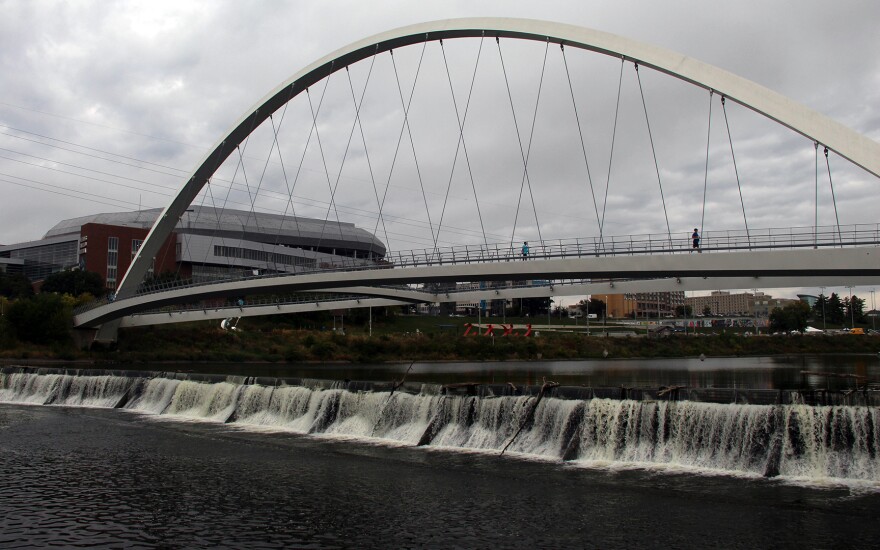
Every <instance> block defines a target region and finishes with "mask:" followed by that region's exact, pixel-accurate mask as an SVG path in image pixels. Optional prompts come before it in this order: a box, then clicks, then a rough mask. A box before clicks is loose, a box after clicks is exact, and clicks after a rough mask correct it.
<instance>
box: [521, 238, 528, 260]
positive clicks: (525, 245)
mask: <svg viewBox="0 0 880 550" xmlns="http://www.w3.org/2000/svg"><path fill="white" fill-rule="evenodd" d="M522 259H523V260H528V259H529V243H528V241H525V242H523V245H522Z"/></svg>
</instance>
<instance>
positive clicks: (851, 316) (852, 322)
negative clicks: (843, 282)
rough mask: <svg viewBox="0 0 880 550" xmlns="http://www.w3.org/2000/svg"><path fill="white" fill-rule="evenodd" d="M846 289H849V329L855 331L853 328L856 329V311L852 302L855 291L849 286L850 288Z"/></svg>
mask: <svg viewBox="0 0 880 550" xmlns="http://www.w3.org/2000/svg"><path fill="white" fill-rule="evenodd" d="M846 288H848V289H849V328H850V329H853V328H855V327H856V325H855V314H854V313H853V310H854V309H855V308H853V302H852V290H853V287H851V286H848V287H846Z"/></svg>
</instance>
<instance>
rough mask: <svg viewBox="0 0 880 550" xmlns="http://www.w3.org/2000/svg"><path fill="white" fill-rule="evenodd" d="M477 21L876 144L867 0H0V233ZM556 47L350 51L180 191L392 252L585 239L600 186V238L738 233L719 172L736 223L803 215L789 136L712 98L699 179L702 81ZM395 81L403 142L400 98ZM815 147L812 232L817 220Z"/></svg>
mask: <svg viewBox="0 0 880 550" xmlns="http://www.w3.org/2000/svg"><path fill="white" fill-rule="evenodd" d="M476 16H481V17H482V16H500V17H519V18H533V19H543V20H549V21H558V22H564V23H569V24H574V25H579V26H584V27H589V28H594V29H597V30H602V31H605V32H610V33H614V34H619V35H622V36H625V37H627V38H631V39H634V40H637V41H640V42H646V43H650V44H655V45H658V46H662V47H664V48H667V49H670V50H674V51H677V52H680V53H683V54H685V55H688V56H690V57H693V58H696V59H699V60H701V61H704V62H707V63H710V64H712V65H716V66H718V67H721V68H723V69H725V70H728V71H730V72H733V73H735V74H738V75H740V76H742V77H745V78H747V79H750V80H753V81H755V82H757V83H759V84H761V85H763V86H766V87H768V88H770V89H772V90H775V91H777V92H779V93H781V94H783V95H786V96H788V97H790V98H792V99H793V100H795V101H797V102H800V103H803V104H805V105H806V106H808V107H810V108H812V109H814V110H816V111H818V112H820V113H823V114H825V115H827V116H829V117H831V118H833V119H835V120H837V121H839V122H841V123H843V124H845V125H847V126H849V127H851V128H853V129H855V130H856V131H858V132H860V133H862V134H865V135H867V136H869V137H871V138H872V139H875V140H880V41H878V40H877V38H876V29H877V25H878V23H880V4H878V3H876V2H871V1H868V0H862V1H856V0H842V1H838V2H835V3H833V5H832V4H829V3H828V2H819V1H813V0H805V1H800V2H782V1H778V2H767V1H766V0H764V1H753V0H745V1H739V2H733V3H727V4H718V3H712V2H705V1H698V0H693V1H691V0H683V1H677V2H649V1H639V2H636V1H627V0H619V1H615V2H575V1H567V2H561V1H548V0H545V1H543V2H525V1H511V0H506V1H492V2H473V1H469V2H463V1H442V2H441V1H437V2H434V1H419V2H412V1H410V2H403V1H375V2H341V1H340V2H337V1H297V2H281V1H271V2H270V1H263V2H256V1H253V2H247V1H241V0H236V1H231V0H230V1H222V0H221V1H218V0H206V1H201V2H199V1H187V0H183V1H181V0H177V1H174V2H164V1H155V0H154V1H144V2H136V1H125V2H121V1H119V2H110V1H95V2H89V1H65V2H54V1H44V0H33V1H21V0H0V52H2V53H0V71H2V74H3V77H2V78H0V197H2V199H0V243H15V242H21V241H27V240H34V239H38V238H40V237H41V236H42V235H43V234H44V233H45V232H46V231H47V230H48V229H49V228H51V227H52V226H53V225H54V224H55V223H56V222H58V221H59V220H62V219H66V218H72V217H76V216H83V215H88V214H93V213H96V212H113V211H122V210H134V209H137V208H138V206H139V205H140V206H142V207H159V206H164V205H165V204H166V203H167V202H168V201H169V200H170V197H171V196H172V194H173V193H174V192H175V190H176V189H177V188H178V187H179V185H180V183H181V182H182V181H184V180H185V178H186V176H187V174H188V173H189V172H191V171H192V170H193V169H194V168H195V167H196V166H197V165H198V164H199V162H200V161H201V160H202V157H203V156H204V155H205V154H206V153H207V151H209V150H210V148H211V146H212V145H213V144H214V143H215V142H217V141H218V140H220V139H221V138H222V137H223V136H224V135H225V132H226V131H228V130H229V128H230V127H231V126H232V125H233V123H235V122H236V121H237V120H238V118H239V117H240V116H241V115H242V114H244V113H245V111H246V110H247V109H249V108H250V107H252V106H253V105H254V103H255V102H257V101H258V100H259V99H260V98H261V97H263V96H264V95H265V94H267V93H268V92H269V91H270V90H272V89H273V88H274V87H275V86H277V85H278V84H279V83H281V82H283V81H284V80H286V79H287V78H289V77H290V76H291V75H293V74H294V73H296V72H297V71H298V70H300V69H301V68H303V67H305V66H306V65H308V64H310V63H312V62H313V61H315V60H317V59H319V58H321V57H323V56H324V55H326V54H328V53H330V52H332V51H334V50H336V49H338V48H341V47H343V46H346V45H347V44H350V43H352V42H354V41H357V40H360V39H362V38H365V37H368V36H371V35H373V34H377V33H380V32H384V31H387V30H389V29H392V28H395V27H400V26H404V25H409V24H414V23H420V22H425V21H432V20H438V19H448V18H457V17H476ZM444 56H445V57H444ZM565 56H566V57H565V58H563V57H562V53H561V52H560V51H559V49H558V48H549V49H546V61H545V47H544V45H543V44H541V43H527V44H523V43H518V42H517V41H513V40H502V41H501V43H500V45H497V44H495V43H494V40H486V41H482V42H481V41H480V40H478V39H469V40H462V41H447V43H445V44H444V47H443V48H440V46H439V45H438V44H436V43H432V44H430V45H429V46H428V47H426V48H425V49H424V51H423V50H422V49H421V47H411V48H405V49H402V50H401V51H400V52H395V56H394V60H392V59H391V56H389V55H387V54H385V55H383V56H377V57H376V58H375V59H372V58H371V59H368V60H364V61H362V62H360V63H358V64H356V65H354V66H352V67H351V69H350V71H348V72H342V71H340V72H339V73H336V74H335V75H334V76H333V77H331V78H330V80H329V82H325V83H319V84H318V85H316V86H315V87H314V89H313V90H312V91H310V94H309V96H308V97H304V96H300V97H298V98H296V100H294V101H293V102H291V104H290V106H289V108H288V109H287V110H286V111H285V112H284V113H281V112H279V113H277V114H276V117H274V118H276V120H273V123H275V125H276V127H275V128H274V129H273V127H272V126H271V125H264V126H263V127H262V128H260V129H258V130H257V131H256V132H255V133H254V135H253V138H252V139H251V140H250V143H248V146H247V148H246V149H244V151H243V152H242V155H241V156H240V157H238V156H234V157H233V158H231V159H230V161H228V162H227V165H225V166H224V167H223V168H221V170H220V171H218V173H217V175H216V177H215V186H214V188H213V189H212V190H211V192H210V194H205V196H204V197H203V198H200V199H198V200H199V201H200V202H201V201H204V203H205V204H209V205H216V206H222V205H223V204H225V205H226V206H227V207H230V208H244V207H245V205H249V203H250V202H251V200H252V197H251V195H249V194H248V191H249V190H250V191H253V189H256V188H257V187H259V188H260V189H261V195H260V198H259V199H258V200H257V206H258V207H259V208H261V209H265V210H268V211H274V212H279V213H281V212H284V213H286V214H288V215H290V214H291V213H292V212H295V213H296V214H297V215H301V216H311V217H316V218H325V217H327V218H329V219H336V218H337V216H338V217H339V219H340V220H342V221H349V222H353V223H355V224H357V225H358V226H360V227H363V228H365V229H367V230H369V231H374V230H375V231H376V232H377V234H378V235H379V237H380V238H381V239H382V240H383V241H386V242H387V243H388V244H389V247H390V248H392V249H394V250H406V249H413V248H426V247H430V246H431V245H432V241H433V240H435V239H436V240H437V241H438V244H440V245H447V246H448V245H452V244H463V243H467V244H477V243H481V242H483V241H484V239H485V240H488V241H489V242H509V241H511V240H515V241H517V242H518V241H520V240H524V239H532V240H537V239H538V237H539V236H540V237H543V238H545V239H560V238H574V237H581V238H583V237H594V236H596V235H598V232H599V221H600V219H601V211H602V209H603V206H605V204H606V203H605V200H604V194H605V186H606V184H607V185H608V192H607V197H608V198H607V206H606V212H607V213H606V216H605V218H604V232H605V234H607V235H632V234H643V233H651V234H665V233H666V231H667V220H668V228H669V230H670V231H671V232H672V233H673V235H674V236H675V237H676V238H686V236H687V234H688V233H689V230H690V229H693V227H694V226H701V227H703V229H704V231H705V232H706V233H707V234H709V233H711V232H712V231H722V230H742V229H743V228H744V224H745V222H744V219H743V218H744V217H743V213H742V206H741V202H740V195H739V189H738V188H737V176H738V177H739V180H740V184H741V187H742V195H743V198H742V203H744V204H745V208H746V218H747V221H748V224H749V227H750V228H751V229H756V228H770V227H791V226H808V225H812V223H813V219H814V216H815V212H816V206H815V177H816V176H815V158H814V150H813V146H812V143H811V142H810V141H809V140H807V139H805V138H802V137H800V136H798V135H796V134H793V133H792V132H790V131H787V130H785V129H783V128H780V127H778V125H775V124H772V123H768V122H767V121H765V120H763V119H762V118H761V117H759V116H757V115H755V114H754V113H751V112H750V111H748V110H746V109H744V108H742V107H740V106H738V105H731V104H728V106H727V115H728V120H727V121H725V118H724V113H723V112H722V110H721V105H720V103H718V102H717V97H716V98H715V100H716V101H715V102H714V103H712V118H711V133H710V134H709V135H708V145H709V151H710V154H709V167H708V178H706V173H707V172H706V149H707V122H709V121H710V119H709V116H708V108H709V97H708V93H707V92H705V91H703V90H699V89H697V88H695V87H693V86H689V85H686V84H683V83H681V82H679V81H676V80H675V79H672V78H670V77H668V76H665V75H660V74H658V73H655V72H652V71H648V70H642V71H640V73H639V75H638V76H637V75H636V73H635V71H633V69H632V66H631V65H630V64H627V65H625V66H624V67H623V72H622V73H621V63H620V61H619V60H615V59H611V58H607V57H602V56H598V55H596V54H588V53H585V52H577V51H569V50H566V53H565ZM502 63H503V64H502ZM566 63H567V64H568V72H566V69H565V64H566ZM475 65H476V67H477V69H478V70H477V71H475V70H474V67H475ZM446 67H449V74H448V76H447V73H446ZM395 72H396V76H395ZM542 72H543V73H544V79H543V80H542V79H541V74H542ZM475 74H476V75H477V76H476V77H474V75H475ZM416 75H417V76H416ZM621 75H622V76H621ZM568 78H571V82H572V88H571V89H573V90H574V92H575V96H576V100H575V106H574V107H573V105H572V100H571V95H570V88H569V87H568V86H569V84H568ZM472 79H473V87H472V91H471V82H472ZM639 79H640V80H641V82H639ZM450 82H451V83H452V89H453V90H454V93H455V96H454V97H455V102H454V103H453V101H452V100H451V96H450V93H449V89H450ZM539 83H540V84H541V87H540V96H539V95H538V84H539ZM618 83H619V84H620V95H619V104H620V110H619V111H618V110H617V108H616V105H617V102H618ZM324 84H326V87H325V86H324ZM640 84H641V87H640ZM508 85H509V86H510V95H508V91H507V89H508ZM412 90H415V91H414V92H413V91H412ZM411 92H412V95H413V99H412V103H411V104H410V107H409V109H410V110H409V111H408V113H409V122H410V125H409V127H408V129H407V130H408V131H407V132H406V133H403V134H401V130H403V129H404V127H403V126H402V120H403V118H402V113H403V108H402V107H401V99H400V95H401V94H402V95H403V96H404V97H405V98H407V99H408V98H409V95H410V93H411ZM642 96H644V98H645V103H644V104H643V103H642ZM361 98H363V100H362V101H363V102H362V103H360V101H361ZM469 99H470V103H469V107H468V108H467V119H466V120H467V123H466V126H465V140H464V144H465V149H464V150H462V149H460V148H459V140H458V138H459V135H458V125H457V123H456V119H455V109H456V108H457V109H458V110H459V115H461V114H462V113H463V112H464V111H465V105H466V104H468V100H469ZM309 101H311V102H312V103H311V104H310V103H309ZM511 103H513V106H511ZM319 104H320V105H319ZM356 105H360V107H359V108H360V111H359V112H360V118H359V119H357V121H358V122H359V124H356V119H355V117H354V113H355V110H356ZM575 108H576V109H577V110H576V111H575ZM645 109H647V111H648V121H649V122H648V123H649V124H650V130H651V134H649V133H648V132H647V125H646V118H645ZM316 110H317V113H318V114H317V116H316V117H315V116H313V114H312V113H313V112H315V111H316ZM512 113H515V114H516V118H514V116H513V115H512ZM536 113H537V115H536ZM575 114H576V115H577V117H575ZM615 118H617V130H616V133H615V132H614V128H615V126H614V124H615ZM315 119H317V125H316V126H315V127H314V128H313V125H312V123H313V121H314V120H315ZM575 120H579V121H580V123H581V131H580V132H579V131H578V127H577V125H576V123H575V122H574V121H575ZM728 125H729V126H730V139H732V141H733V144H734V148H735V154H736V164H735V165H734V164H733V163H732V161H731V155H730V145H729V141H728V139H729V137H728V133H727V129H726V126H728ZM315 130H317V132H315ZM517 131H518V132H519V134H518V135H519V139H517ZM275 133H277V134H278V135H279V140H280V141H279V146H278V147H277V148H275V147H273V139H274V138H273V136H274V134H275ZM401 135H403V136H404V137H403V138H402V139H401ZM612 135H614V141H613V147H612ZM581 136H583V147H582V146H581V141H580V140H581ZM651 140H653V148H652V147H651ZM457 149H458V150H459V153H458V154H457V155H456V150H457ZM278 151H280V155H279V153H278ZM584 151H586V155H585V154H584ZM395 153H396V154H395ZM465 153H466V155H465ZM526 154H527V155H528V158H529V161H528V176H529V177H528V178H527V179H525V178H524V177H523V161H522V158H523V156H524V155H526ZM655 154H656V165H655V161H654V155H655ZM585 156H586V162H587V163H588V164H589V172H587V169H586V165H585V162H584V160H585ZM453 159H455V160H453ZM820 160H821V164H820V171H819V207H818V211H819V224H820V225H832V224H834V223H835V216H834V209H833V203H832V202H831V192H830V187H829V184H828V174H827V169H826V166H825V163H824V158H820ZM830 162H831V169H832V175H833V177H832V181H833V184H834V192H835V197H836V199H837V209H838V216H839V218H840V223H841V224H853V223H872V222H877V221H878V220H877V215H876V212H877V207H876V206H877V200H876V199H875V198H874V197H875V196H876V192H875V191H874V189H875V188H877V184H878V182H877V181H876V178H873V177H871V176H869V175H868V174H866V173H865V172H863V171H861V170H859V169H856V168H853V167H851V166H849V165H848V163H846V161H844V160H843V159H841V158H839V157H836V156H835V155H834V154H832V155H831V157H830ZM658 172H659V178H658ZM658 179H659V182H658ZM705 181H708V183H707V189H708V191H707V198H706V202H705V206H704V204H703V185H704V182H705ZM230 182H232V191H231V192H230V191H229V189H228V187H229V185H230ZM524 182H525V183H526V185H525V186H524V185H523V183H524ZM590 182H592V184H593V190H592V191H591V190H590V186H589V183H590ZM661 185H662V192H663V198H662V201H665V204H666V211H665V213H664V209H663V202H662V201H661V194H660V193H661V191H660V186H661ZM291 186H293V187H294V192H293V196H294V200H293V201H292V202H291V201H288V200H287V195H288V192H287V191H285V189H287V190H289V189H290V188H291ZM334 189H335V193H334V191H333V190H334ZM386 190H387V195H386ZM331 193H333V197H334V199H333V201H332V204H331V201H330V196H331ZM475 196H476V199H475ZM593 196H595V197H596V202H593V198H592V197H593ZM382 197H387V198H386V200H385V203H384V204H383V207H382V211H383V214H384V215H383V220H381V221H380V220H379V219H378V217H377V215H376V213H377V212H378V211H379V207H378V204H379V203H381V202H382ZM597 212H598V214H599V215H598V216H597ZM428 217H430V219H431V224H428V222H427V220H428ZM441 218H442V226H440V228H439V229H438V225H439V222H440V220H441ZM484 234H485V237H484ZM838 291H840V290H838ZM788 292H789V293H791V292H793V291H788Z"/></svg>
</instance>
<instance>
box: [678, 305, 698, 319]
mask: <svg viewBox="0 0 880 550" xmlns="http://www.w3.org/2000/svg"><path fill="white" fill-rule="evenodd" d="M693 314H694V308H692V307H691V306H675V316H676V317H691V316H692V315H693Z"/></svg>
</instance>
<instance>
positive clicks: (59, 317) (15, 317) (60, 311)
mask: <svg viewBox="0 0 880 550" xmlns="http://www.w3.org/2000/svg"><path fill="white" fill-rule="evenodd" d="M6 318H7V321H8V323H9V326H11V327H12V330H13V331H14V333H15V336H16V338H18V339H19V340H21V341H23V342H31V343H34V344H51V343H56V342H66V341H67V340H68V339H69V338H70V332H69V327H70V322H71V311H70V308H69V307H68V306H67V305H65V302H64V300H63V299H62V297H61V296H60V295H58V294H48V293H47V294H38V295H37V296H34V297H33V298H29V299H22V300H16V301H15V302H13V303H12V304H11V305H10V306H9V311H8V312H7V313H6Z"/></svg>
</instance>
